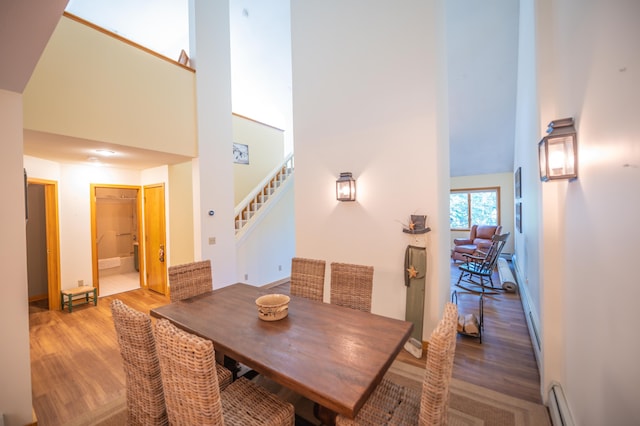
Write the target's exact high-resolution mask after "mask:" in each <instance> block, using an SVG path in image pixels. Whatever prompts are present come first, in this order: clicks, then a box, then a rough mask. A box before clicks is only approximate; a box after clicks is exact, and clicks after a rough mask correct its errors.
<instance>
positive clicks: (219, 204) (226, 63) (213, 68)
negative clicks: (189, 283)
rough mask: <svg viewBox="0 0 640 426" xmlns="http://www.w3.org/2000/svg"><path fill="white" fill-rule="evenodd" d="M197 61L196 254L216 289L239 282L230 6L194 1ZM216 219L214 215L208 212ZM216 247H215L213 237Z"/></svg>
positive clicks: (193, 42) (193, 34)
mask: <svg viewBox="0 0 640 426" xmlns="http://www.w3.org/2000/svg"><path fill="white" fill-rule="evenodd" d="M189 9H190V13H189V15H190V16H189V19H190V27H191V38H190V43H189V45H190V46H191V50H192V51H191V58H192V60H193V61H194V62H193V63H194V66H195V67H196V68H197V69H198V72H197V74H196V94H197V96H196V102H197V108H196V110H197V134H198V154H199V158H198V161H197V164H196V165H194V173H195V174H197V175H196V176H195V178H194V182H198V183H197V184H194V191H199V192H198V193H196V196H195V197H194V199H199V206H198V209H197V210H195V209H194V215H195V218H196V219H195V222H197V224H196V225H195V226H194V232H195V239H196V245H197V246H198V247H196V250H195V253H196V256H201V259H211V266H212V273H213V283H214V287H215V288H219V287H224V286H226V285H229V284H233V283H235V282H237V281H238V277H237V276H236V250H235V244H236V242H235V229H234V223H233V211H234V207H235V205H234V202H233V196H234V194H233V184H232V183H233V163H232V162H231V158H232V157H231V155H232V147H233V146H232V142H233V135H232V125H231V65H230V47H229V2H226V1H225V2H210V1H208V0H190V4H189ZM210 210H212V211H214V212H215V215H213V216H209V215H208V214H207V212H208V211H210ZM211 237H213V238H215V239H216V244H214V245H209V243H208V241H209V238H211Z"/></svg>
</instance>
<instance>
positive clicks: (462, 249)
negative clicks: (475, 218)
mask: <svg viewBox="0 0 640 426" xmlns="http://www.w3.org/2000/svg"><path fill="white" fill-rule="evenodd" d="M477 248H478V247H477V246H476V245H475V244H465V245H461V246H456V247H455V249H454V250H455V251H456V252H458V253H468V254H473V253H475V252H476V249H477Z"/></svg>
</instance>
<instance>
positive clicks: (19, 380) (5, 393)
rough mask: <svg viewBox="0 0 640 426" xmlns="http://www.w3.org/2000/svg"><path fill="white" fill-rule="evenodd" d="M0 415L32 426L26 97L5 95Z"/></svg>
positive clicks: (0, 113)
mask: <svg viewBox="0 0 640 426" xmlns="http://www.w3.org/2000/svg"><path fill="white" fill-rule="evenodd" d="M0 139H1V140H2V143H0V171H1V173H2V179H0V191H1V193H2V196H3V197H4V199H5V200H6V203H10V207H11V208H3V209H2V210H1V211H0V224H2V225H1V226H2V238H0V270H2V281H1V282H0V289H1V290H2V300H3V308H2V309H0V323H1V324H2V326H1V327H0V342H2V345H1V346H2V349H0V383H2V386H0V413H4V416H5V417H4V419H5V423H6V424H7V425H24V424H27V423H30V422H31V415H30V414H31V364H30V361H29V359H30V355H29V306H28V303H27V299H28V292H27V258H26V252H27V247H26V238H25V211H24V178H23V168H22V95H21V94H19V93H14V92H9V91H6V90H2V89H0Z"/></svg>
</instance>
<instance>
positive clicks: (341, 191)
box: [336, 172, 356, 201]
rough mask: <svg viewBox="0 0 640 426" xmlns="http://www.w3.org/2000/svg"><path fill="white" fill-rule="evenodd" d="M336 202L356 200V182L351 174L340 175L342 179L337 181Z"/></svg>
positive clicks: (343, 173)
mask: <svg viewBox="0 0 640 426" xmlns="http://www.w3.org/2000/svg"><path fill="white" fill-rule="evenodd" d="M336 200H338V201H355V200H356V180H355V179H354V178H353V176H352V175H351V172H342V173H340V177H339V178H338V180H337V181H336Z"/></svg>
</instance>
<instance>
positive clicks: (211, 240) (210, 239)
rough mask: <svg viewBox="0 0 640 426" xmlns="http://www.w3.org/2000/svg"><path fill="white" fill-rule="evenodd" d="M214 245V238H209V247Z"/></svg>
mask: <svg viewBox="0 0 640 426" xmlns="http://www.w3.org/2000/svg"><path fill="white" fill-rule="evenodd" d="M215 243H216V237H209V245H210V246H212V245H214V244H215Z"/></svg>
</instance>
